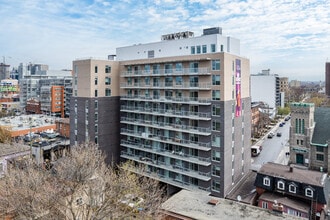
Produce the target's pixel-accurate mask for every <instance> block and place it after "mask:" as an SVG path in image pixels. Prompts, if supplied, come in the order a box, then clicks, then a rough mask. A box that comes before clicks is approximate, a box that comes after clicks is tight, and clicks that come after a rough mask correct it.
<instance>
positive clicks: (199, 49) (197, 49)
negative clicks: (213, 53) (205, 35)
mask: <svg viewBox="0 0 330 220" xmlns="http://www.w3.org/2000/svg"><path fill="white" fill-rule="evenodd" d="M196 52H197V54H200V53H201V46H200V45H198V46H196Z"/></svg>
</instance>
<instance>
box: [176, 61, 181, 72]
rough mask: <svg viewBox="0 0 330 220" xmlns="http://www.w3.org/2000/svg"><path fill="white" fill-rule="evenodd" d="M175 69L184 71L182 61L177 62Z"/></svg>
mask: <svg viewBox="0 0 330 220" xmlns="http://www.w3.org/2000/svg"><path fill="white" fill-rule="evenodd" d="M175 71H176V72H182V63H176V64H175Z"/></svg>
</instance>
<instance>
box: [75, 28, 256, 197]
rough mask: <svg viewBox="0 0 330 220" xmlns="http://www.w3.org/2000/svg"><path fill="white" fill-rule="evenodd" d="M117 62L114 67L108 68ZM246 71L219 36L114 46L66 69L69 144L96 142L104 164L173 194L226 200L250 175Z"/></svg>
mask: <svg viewBox="0 0 330 220" xmlns="http://www.w3.org/2000/svg"><path fill="white" fill-rule="evenodd" d="M114 57H116V60H114ZM249 69H250V64H249V60H248V59H246V58H243V57H241V56H240V42H239V40H238V39H235V38H232V37H227V36H223V35H222V33H221V29H220V28H210V29H204V30H203V35H201V36H198V37H195V36H194V33H193V32H190V31H186V32H179V33H173V34H166V35H163V36H161V41H159V42H154V43H147V44H138V45H133V46H127V47H120V48H117V50H116V55H115V56H110V60H97V59H83V60H75V61H73V77H74V80H73V81H74V83H73V96H72V98H71V103H70V106H71V108H70V124H71V125H72V126H71V127H70V139H71V140H70V141H71V144H79V143H82V142H85V141H91V142H95V143H97V144H98V145H99V146H100V147H101V149H104V150H105V152H106V153H107V162H109V163H110V162H118V161H119V160H121V161H127V160H130V161H134V164H135V165H143V167H144V169H143V170H141V169H135V167H132V170H133V171H135V172H137V173H140V174H142V175H145V176H149V177H152V178H156V179H158V180H159V181H160V182H162V183H164V184H166V185H167V189H168V192H169V193H170V194H171V193H173V192H176V191H177V190H179V189H183V188H184V189H188V190H201V191H203V192H205V191H206V192H207V193H211V194H212V195H214V196H218V197H225V195H226V194H227V193H228V192H229V191H230V190H231V189H232V187H233V186H234V184H235V183H237V182H238V181H239V180H240V178H241V177H242V176H243V175H244V174H245V173H247V171H248V170H249V168H250V163H251V155H250V137H251V99H250V86H249V80H250V73H249Z"/></svg>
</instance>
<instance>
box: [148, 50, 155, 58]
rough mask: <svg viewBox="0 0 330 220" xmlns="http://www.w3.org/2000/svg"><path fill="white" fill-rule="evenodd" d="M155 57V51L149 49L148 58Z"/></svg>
mask: <svg viewBox="0 0 330 220" xmlns="http://www.w3.org/2000/svg"><path fill="white" fill-rule="evenodd" d="M154 57H155V51H154V50H149V51H148V58H154Z"/></svg>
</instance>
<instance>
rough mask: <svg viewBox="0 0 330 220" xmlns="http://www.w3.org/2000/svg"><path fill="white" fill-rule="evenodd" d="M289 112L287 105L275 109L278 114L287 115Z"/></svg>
mask: <svg viewBox="0 0 330 220" xmlns="http://www.w3.org/2000/svg"><path fill="white" fill-rule="evenodd" d="M289 113H290V108H289V107H284V108H281V107H279V108H278V109H277V114H278V115H282V116H283V115H288V114H289Z"/></svg>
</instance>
